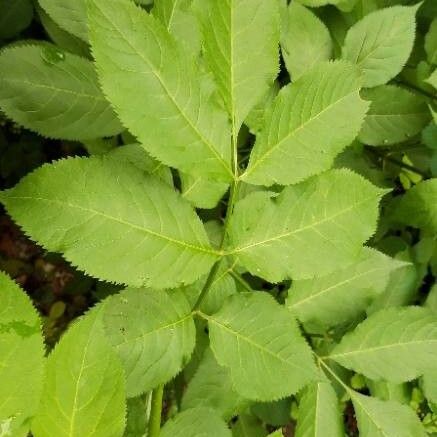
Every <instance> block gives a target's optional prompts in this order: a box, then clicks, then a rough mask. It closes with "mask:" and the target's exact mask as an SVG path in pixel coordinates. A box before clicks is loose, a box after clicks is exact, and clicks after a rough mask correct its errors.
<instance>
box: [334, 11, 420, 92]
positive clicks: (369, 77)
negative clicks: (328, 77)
mask: <svg viewBox="0 0 437 437" xmlns="http://www.w3.org/2000/svg"><path fill="white" fill-rule="evenodd" d="M419 6H420V3H419V5H415V6H411V7H406V6H393V7H391V8H386V9H380V10H378V11H375V12H371V13H370V14H368V15H366V16H365V17H364V18H363V19H362V20H360V21H359V22H358V23H356V24H355V25H354V26H352V27H351V28H350V29H349V31H348V33H347V35H346V39H345V41H344V46H343V52H342V57H343V59H347V60H349V61H351V62H354V63H356V64H357V65H358V66H359V67H360V68H361V69H362V71H363V74H364V86H365V87H374V86H377V85H383V84H384V83H386V82H388V81H389V80H390V79H393V78H394V77H395V76H396V75H397V74H398V73H400V71H401V70H402V68H403V67H404V65H405V63H406V62H407V60H408V57H409V56H410V53H411V50H412V48H413V43H414V33H415V27H416V23H415V15H416V11H417V9H418V7H419Z"/></svg>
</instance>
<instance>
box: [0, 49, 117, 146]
mask: <svg viewBox="0 0 437 437" xmlns="http://www.w3.org/2000/svg"><path fill="white" fill-rule="evenodd" d="M0 107H1V109H2V110H3V111H4V112H5V113H6V115H7V116H8V117H10V118H12V119H13V120H14V121H16V122H17V123H19V124H22V125H23V126H24V127H26V128H28V129H31V130H33V131H35V132H38V133H39V134H41V135H44V136H47V137H52V138H62V139H68V140H85V139H91V138H98V137H103V136H110V135H115V134H117V133H119V132H120V131H121V130H122V127H121V125H120V123H119V121H118V119H117V117H116V116H115V114H114V112H113V111H112V109H111V107H110V105H109V102H108V101H107V100H106V99H105V97H104V96H103V94H102V92H101V91H100V89H99V86H98V83H97V76H96V73H95V71H94V67H93V64H92V63H91V62H90V61H88V60H86V59H83V58H81V57H79V56H76V55H73V54H70V53H66V52H64V51H62V50H61V49H59V48H57V47H56V46H54V45H52V44H49V43H41V44H38V45H31V46H28V45H20V46H13V47H9V48H6V49H4V50H2V52H1V53H0Z"/></svg>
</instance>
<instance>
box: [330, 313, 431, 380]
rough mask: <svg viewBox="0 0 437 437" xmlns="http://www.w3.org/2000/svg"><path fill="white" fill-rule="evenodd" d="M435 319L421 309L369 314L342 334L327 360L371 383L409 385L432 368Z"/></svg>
mask: <svg viewBox="0 0 437 437" xmlns="http://www.w3.org/2000/svg"><path fill="white" fill-rule="evenodd" d="M436 346H437V317H436V315H435V314H433V313H432V312H431V311H430V310H428V309H426V308H421V307H405V308H389V309H385V310H381V311H379V312H377V313H375V314H372V315H371V316H370V317H368V318H367V319H366V320H365V321H364V322H362V323H361V324H360V325H358V327H357V328H355V330H354V331H352V332H350V333H348V334H346V335H345V336H344V337H343V339H342V340H341V342H340V344H339V345H338V346H336V347H335V348H334V349H333V351H332V352H331V354H330V358H332V359H333V360H335V361H337V362H338V363H340V364H341V365H342V366H345V367H347V368H349V369H353V370H355V371H356V372H359V373H362V374H363V375H365V376H367V377H368V378H371V379H375V380H378V379H385V380H387V381H392V382H395V383H400V382H404V381H409V380H411V379H414V378H417V377H418V376H421V375H423V374H424V373H425V372H426V371H427V370H432V369H433V368H435V362H436V359H437V347H436Z"/></svg>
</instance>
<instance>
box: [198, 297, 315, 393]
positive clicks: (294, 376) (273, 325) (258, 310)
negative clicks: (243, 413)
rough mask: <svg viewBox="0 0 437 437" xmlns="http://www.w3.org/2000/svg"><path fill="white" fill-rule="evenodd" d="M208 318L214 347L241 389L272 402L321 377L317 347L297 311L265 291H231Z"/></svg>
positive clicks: (219, 360) (239, 389)
mask: <svg viewBox="0 0 437 437" xmlns="http://www.w3.org/2000/svg"><path fill="white" fill-rule="evenodd" d="M202 316H203V317H205V318H206V319H207V320H208V326H209V336H210V342H211V349H212V350H213V352H214V355H215V357H216V359H217V361H218V363H219V364H220V365H222V366H226V367H228V368H229V369H230V372H231V377H232V381H233V385H234V388H235V390H236V391H237V392H238V393H239V394H240V395H242V396H243V397H245V398H247V399H253V400H261V401H272V400H275V399H279V398H281V397H285V396H288V395H290V394H292V393H296V392H297V391H298V390H300V389H301V388H302V387H303V386H304V385H305V384H306V383H308V382H309V381H311V380H312V379H315V378H316V377H317V371H316V367H315V364H314V360H313V357H312V355H311V350H310V348H309V347H308V345H307V344H306V342H305V340H304V339H303V337H302V336H301V334H300V332H299V329H298V326H297V324H296V321H295V319H294V318H293V316H292V315H291V314H290V313H289V312H288V311H287V310H286V309H285V308H284V307H282V306H280V305H279V304H277V303H276V302H275V301H274V300H273V298H272V297H271V296H269V295H267V294H265V293H240V294H235V295H233V296H230V297H229V298H228V299H227V301H226V302H225V304H224V305H223V307H222V308H221V310H220V311H219V312H218V313H216V314H213V315H212V316H206V315H204V314H202Z"/></svg>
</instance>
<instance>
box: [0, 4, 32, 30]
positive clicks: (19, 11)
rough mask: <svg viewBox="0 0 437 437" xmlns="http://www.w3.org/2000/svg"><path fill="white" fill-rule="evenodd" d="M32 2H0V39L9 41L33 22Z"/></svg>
mask: <svg viewBox="0 0 437 437" xmlns="http://www.w3.org/2000/svg"><path fill="white" fill-rule="evenodd" d="M32 18H33V6H32V2H31V1H30V0H13V1H11V0H0V39H2V38H3V39H8V38H12V37H13V36H15V35H17V34H18V33H20V32H21V31H22V30H24V29H26V27H28V26H29V24H30V23H31V22H32Z"/></svg>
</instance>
